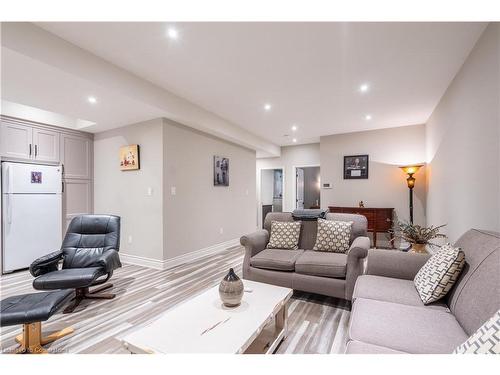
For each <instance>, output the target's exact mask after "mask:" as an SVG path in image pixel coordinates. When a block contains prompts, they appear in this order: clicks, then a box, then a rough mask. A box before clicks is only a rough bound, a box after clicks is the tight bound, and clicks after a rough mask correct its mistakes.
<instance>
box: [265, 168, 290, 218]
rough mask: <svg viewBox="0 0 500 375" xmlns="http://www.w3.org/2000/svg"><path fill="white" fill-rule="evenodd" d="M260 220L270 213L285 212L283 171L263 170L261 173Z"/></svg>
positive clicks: (280, 169) (278, 169)
mask: <svg viewBox="0 0 500 375" xmlns="http://www.w3.org/2000/svg"><path fill="white" fill-rule="evenodd" d="M260 173H261V174H260V210H259V211H260V215H259V216H260V219H261V223H262V225H261V226H263V225H264V219H265V218H266V215H267V214H268V213H269V212H283V188H284V187H283V169H282V168H276V169H262V170H261V171H260Z"/></svg>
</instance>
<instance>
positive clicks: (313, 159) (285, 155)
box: [257, 143, 320, 222]
mask: <svg viewBox="0 0 500 375" xmlns="http://www.w3.org/2000/svg"><path fill="white" fill-rule="evenodd" d="M319 164H320V154H319V143H312V144H307V145H298V146H287V147H282V148H281V156H280V157H278V158H262V159H257V186H259V187H260V178H261V175H260V171H261V170H262V169H270V168H277V169H283V184H284V186H285V188H284V191H283V211H285V212H290V211H293V210H294V209H295V199H296V198H295V167H306V166H319ZM257 192H258V193H259V194H258V196H257V201H258V202H260V200H261V199H260V189H257ZM258 211H261V210H260V205H259V208H258ZM259 215H261V212H260V213H259ZM259 220H260V218H259ZM259 222H260V221H259Z"/></svg>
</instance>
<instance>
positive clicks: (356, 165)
mask: <svg viewBox="0 0 500 375" xmlns="http://www.w3.org/2000/svg"><path fill="white" fill-rule="evenodd" d="M368 169H369V158H368V155H349V156H344V180H360V179H367V178H368Z"/></svg>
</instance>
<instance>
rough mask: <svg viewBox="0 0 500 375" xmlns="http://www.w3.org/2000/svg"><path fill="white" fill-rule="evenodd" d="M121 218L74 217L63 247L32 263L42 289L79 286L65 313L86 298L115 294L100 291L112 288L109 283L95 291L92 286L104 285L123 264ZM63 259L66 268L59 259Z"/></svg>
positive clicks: (107, 296) (34, 284)
mask: <svg viewBox="0 0 500 375" xmlns="http://www.w3.org/2000/svg"><path fill="white" fill-rule="evenodd" d="M119 249H120V217H119V216H112V215H81V216H77V217H75V218H73V220H71V223H70V224H69V227H68V230H67V231H66V236H65V237H64V241H63V244H62V246H61V250H59V251H56V252H53V253H51V254H48V255H45V256H43V257H41V258H38V259H37V260H35V261H34V262H33V263H32V264H31V265H30V273H31V274H32V275H33V276H34V277H36V279H35V280H33V287H34V288H35V289H38V290H53V289H72V288H74V289H76V293H75V298H74V302H73V303H72V304H71V305H70V306H68V307H67V308H66V309H65V310H64V313H70V312H73V310H74V309H75V308H76V307H77V306H78V305H79V304H80V302H81V301H82V300H83V299H111V298H114V297H115V295H114V294H111V293H105V294H96V293H98V292H101V291H103V290H105V289H108V288H111V287H112V286H113V284H105V285H102V286H100V287H99V288H97V289H94V290H92V291H90V290H89V287H91V286H94V285H101V284H104V283H105V282H106V281H108V280H109V278H110V277H111V276H112V275H113V270H115V269H117V268H119V267H121V263H120V257H119V256H118V251H119ZM61 260H62V268H61V269H59V266H58V265H59V262H60V261H61Z"/></svg>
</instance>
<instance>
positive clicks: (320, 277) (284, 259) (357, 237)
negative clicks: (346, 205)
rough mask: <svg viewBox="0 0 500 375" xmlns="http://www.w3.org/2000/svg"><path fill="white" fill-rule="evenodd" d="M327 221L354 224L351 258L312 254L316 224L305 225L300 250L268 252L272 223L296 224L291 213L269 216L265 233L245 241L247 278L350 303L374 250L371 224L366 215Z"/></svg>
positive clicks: (340, 216) (337, 216)
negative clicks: (365, 264) (355, 286)
mask: <svg viewBox="0 0 500 375" xmlns="http://www.w3.org/2000/svg"><path fill="white" fill-rule="evenodd" d="M326 219H327V220H339V221H352V222H353V226H352V231H351V239H350V248H349V251H348V252H347V254H339V253H331V252H320V251H312V248H313V247H314V244H315V242H316V231H317V221H316V220H311V221H306V220H304V221H302V225H301V232H300V239H299V249H298V250H280V249H266V246H267V244H268V242H269V233H270V230H271V222H272V221H293V220H294V219H293V217H292V214H291V213H289V212H280V213H277V212H272V213H269V214H267V216H266V219H265V221H264V228H265V229H262V230H259V231H257V232H254V233H252V234H249V235H246V236H243V237H241V240H240V242H241V244H242V245H243V246H245V259H244V261H243V278H245V279H247V280H254V281H260V282H264V283H268V284H274V285H280V286H285V287H288V288H292V289H295V290H301V291H305V292H311V293H318V294H323V295H327V296H332V297H337V298H344V299H347V300H350V299H351V296H352V293H353V289H354V285H355V283H356V279H357V278H358V276H359V275H361V274H362V273H363V264H364V259H365V258H366V256H367V254H368V249H369V248H370V240H369V238H368V237H367V234H366V230H367V225H368V223H367V220H366V218H365V217H364V216H362V215H351V214H327V216H326Z"/></svg>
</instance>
